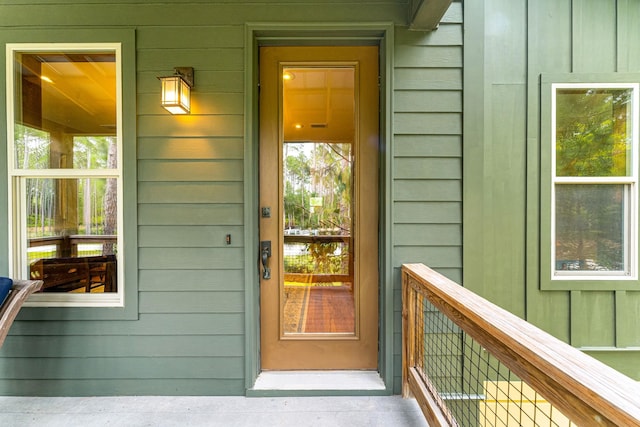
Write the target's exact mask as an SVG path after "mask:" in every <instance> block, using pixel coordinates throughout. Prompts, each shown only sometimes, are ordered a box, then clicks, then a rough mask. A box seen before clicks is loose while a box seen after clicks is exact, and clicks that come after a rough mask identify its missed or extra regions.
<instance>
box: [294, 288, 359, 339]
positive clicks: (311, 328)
mask: <svg viewBox="0 0 640 427" xmlns="http://www.w3.org/2000/svg"><path fill="white" fill-rule="evenodd" d="M284 311H285V312H284V323H285V333H351V332H354V331H355V301H354V298H353V291H352V287H351V285H350V284H349V286H295V287H290V288H287V289H286V290H285V304H284Z"/></svg>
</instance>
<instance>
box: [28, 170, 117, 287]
mask: <svg viewBox="0 0 640 427" xmlns="http://www.w3.org/2000/svg"><path fill="white" fill-rule="evenodd" d="M25 182H26V185H25V188H26V194H25V195H24V197H25V198H26V209H27V210H26V215H27V217H26V221H27V246H28V249H27V262H28V264H29V276H30V277H31V278H32V279H43V280H44V282H45V283H44V292H116V291H117V285H116V274H115V271H116V269H115V263H116V260H115V254H116V252H117V239H116V234H117V214H116V207H117V206H116V200H117V197H116V196H117V195H116V191H117V187H116V180H115V179H114V178H82V179H57V178H55V179H54V178H28V179H25Z"/></svg>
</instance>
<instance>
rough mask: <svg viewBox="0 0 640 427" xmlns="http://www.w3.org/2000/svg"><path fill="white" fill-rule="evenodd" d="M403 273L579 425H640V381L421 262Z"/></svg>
mask: <svg viewBox="0 0 640 427" xmlns="http://www.w3.org/2000/svg"><path fill="white" fill-rule="evenodd" d="M402 272H403V283H405V286H407V285H408V286H410V287H412V288H413V290H414V291H416V292H418V293H420V294H422V295H424V296H425V297H426V298H427V299H428V300H429V301H430V302H431V303H432V304H433V305H434V306H436V307H437V308H438V309H439V310H440V311H442V312H443V313H444V314H445V315H446V316H447V317H449V318H450V319H451V320H452V321H453V322H454V323H456V324H457V325H458V326H459V327H460V328H461V329H462V330H464V331H465V332H466V333H467V334H468V335H469V336H471V337H472V338H473V339H475V340H476V341H477V342H478V343H479V344H480V345H482V346H483V347H484V348H485V349H486V350H487V351H489V352H490V353H491V354H493V355H494V356H495V357H496V358H498V359H499V360H500V361H501V362H502V363H503V364H504V365H505V366H507V367H508V368H509V369H510V370H511V371H512V372H513V373H514V374H516V375H517V376H518V377H520V379H522V380H523V381H525V382H526V383H528V384H529V385H530V386H531V387H532V388H533V389H534V390H536V391H537V392H538V393H540V395H541V396H543V397H544V398H545V399H546V400H547V401H548V402H550V403H551V404H552V405H553V406H554V407H556V408H558V409H559V410H560V411H561V412H562V413H564V414H565V415H566V416H567V417H569V418H570V419H571V420H572V421H574V422H575V423H577V424H578V425H584V426H640V384H639V383H638V382H636V381H634V380H632V379H631V378H629V377H627V376H625V375H623V374H622V373H620V372H618V371H616V370H615V369H613V368H611V367H609V366H607V365H605V364H603V363H601V362H600V361H598V360H596V359H594V358H593V357H591V356H589V355H587V354H585V353H583V352H581V351H580V350H578V349H576V348H574V347H571V346H570V345H568V344H566V343H564V342H563V341H560V340H559V339H557V338H555V337H554V336H552V335H550V334H548V333H546V332H544V331H542V330H541V329H539V328H537V327H535V326H534V325H532V324H530V323H528V322H526V321H524V320H522V319H521V318H519V317H517V316H515V315H514V314H512V313H510V312H508V311H506V310H504V309H502V308H500V307H498V306H497V305H495V304H493V303H491V302H489V301H487V300H485V299H484V298H482V297H480V296H478V295H476V294H474V293H473V292H471V291H469V290H468V289H465V288H463V287H462V286H460V285H458V284H457V283H455V282H453V281H451V280H449V279H447V278H446V277H444V276H442V275H441V274H439V273H437V272H435V271H433V270H432V269H430V268H429V267H427V266H425V265H423V264H405V265H403V266H402ZM403 314H404V308H403ZM405 339H406V337H405Z"/></svg>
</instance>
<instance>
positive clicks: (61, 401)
mask: <svg viewBox="0 0 640 427" xmlns="http://www.w3.org/2000/svg"><path fill="white" fill-rule="evenodd" d="M0 426H3V427H28V426H34V427H35V426H38V427H49V426H50V427H53V426H56V427H58V426H60V427H62V426H64V427H93V426H118V427H119V426H126V427H137V426H160V427H163V426H225V427H245V426H252V427H253V426H266V427H271V426H278V427H289V426H291V427H307V426H311V427H320V426H322V427H324V426H327V427H329V426H331V427H340V426H348V427H359V426H362V427H365V426H366V427H373V426H380V427H382V426H384V427H387V426H390V427H405V426H406V427H414V426H415V427H417V426H420V427H424V426H427V423H426V421H425V419H424V417H423V415H422V412H421V411H420V408H419V407H418V405H417V403H416V401H415V400H413V399H402V398H401V397H400V396H375V397H360V396H357V397H277V398H272V397H250V398H246V397H210V396H205V397H185V396H168V397H158V396H150V397H142V396H118V397H0Z"/></svg>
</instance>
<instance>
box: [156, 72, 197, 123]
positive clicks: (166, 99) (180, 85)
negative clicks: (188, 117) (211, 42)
mask: <svg viewBox="0 0 640 427" xmlns="http://www.w3.org/2000/svg"><path fill="white" fill-rule="evenodd" d="M173 71H174V74H173V76H167V77H158V79H160V81H161V82H162V104H161V105H162V106H163V107H164V108H165V109H166V110H167V111H168V112H170V113H171V114H189V112H190V111H191V88H192V87H193V68H192V67H176V68H174V69H173Z"/></svg>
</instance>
